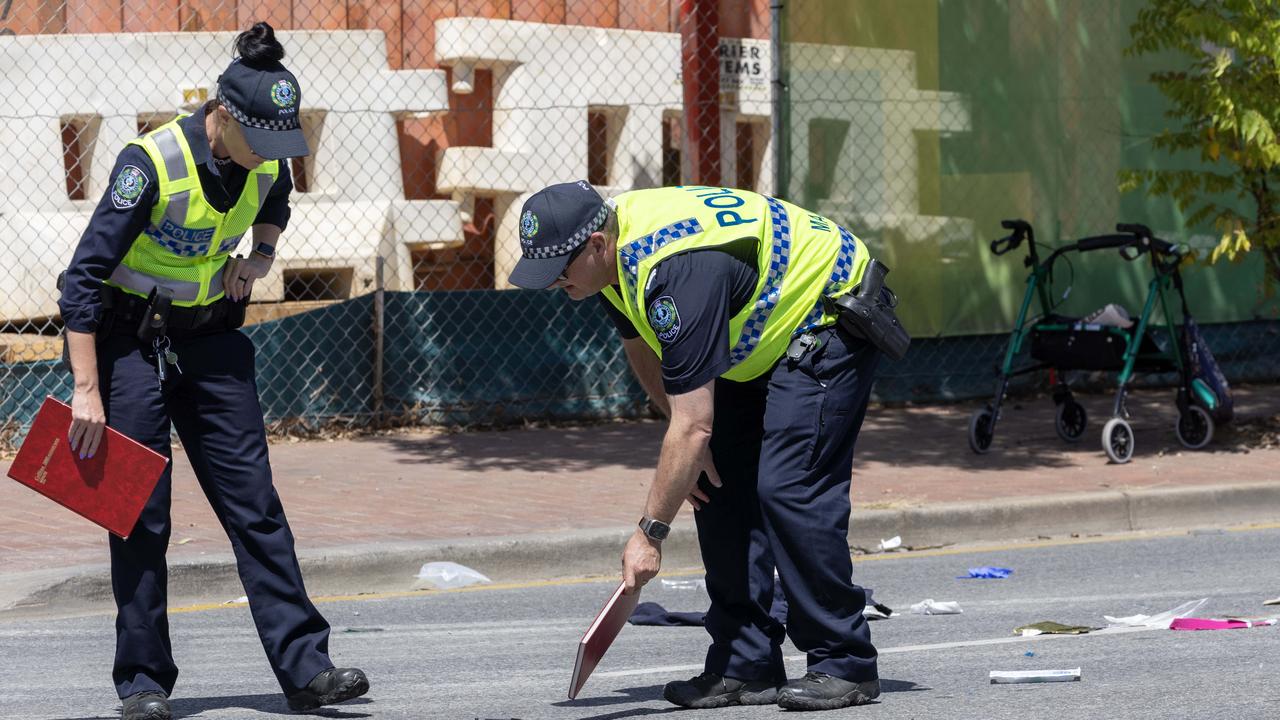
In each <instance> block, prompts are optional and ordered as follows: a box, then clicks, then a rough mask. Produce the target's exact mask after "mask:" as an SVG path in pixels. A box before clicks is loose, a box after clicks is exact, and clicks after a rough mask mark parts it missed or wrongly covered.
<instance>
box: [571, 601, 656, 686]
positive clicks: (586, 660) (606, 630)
mask: <svg viewBox="0 0 1280 720" xmlns="http://www.w3.org/2000/svg"><path fill="white" fill-rule="evenodd" d="M626 587H627V586H626V583H619V584H618V589H617V590H614V591H613V596H612V597H610V598H609V602H607V603H605V604H604V609H602V610H601V611H600V614H599V615H597V616H596V619H595V622H593V623H591V627H589V628H587V632H586V633H584V634H583V636H582V641H581V642H579V643H578V659H577V661H575V662H574V664H573V678H572V679H571V680H570V681H569V699H570V700H573V699H576V698H577V697H578V692H579V691H581V690H582V686H583V685H585V684H586V683H587V678H589V677H591V671H592V670H595V669H596V665H597V664H599V663H600V658H602V657H604V653H605V651H606V650H608V649H609V646H610V645H612V644H613V639H614V638H616V637H618V633H619V632H621V631H622V626H623V625H626V624H627V620H628V619H630V618H631V613H633V612H635V611H636V605H637V604H638V603H639V602H640V592H639V591H638V590H637V591H636V592H634V593H632V594H630V595H624V594H622V591H623V590H624V589H626Z"/></svg>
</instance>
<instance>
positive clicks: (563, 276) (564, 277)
mask: <svg viewBox="0 0 1280 720" xmlns="http://www.w3.org/2000/svg"><path fill="white" fill-rule="evenodd" d="M586 249H587V244H586V243H585V242H584V243H582V244H581V245H579V246H578V247H576V248H574V249H573V252H570V253H569V261H568V262H566V263H565V264H564V270H561V271H560V274H559V275H558V276H556V282H568V281H569V278H568V272H569V266H570V265H572V264H573V261H574V260H577V259H578V256H579V255H581V254H582V251H583V250H586Z"/></svg>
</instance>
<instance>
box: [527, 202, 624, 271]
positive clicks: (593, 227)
mask: <svg viewBox="0 0 1280 720" xmlns="http://www.w3.org/2000/svg"><path fill="white" fill-rule="evenodd" d="M608 216H609V206H608V205H607V204H606V205H601V206H600V210H599V211H598V212H597V213H596V214H595V217H593V218H591V219H590V220H588V221H587V224H586V225H583V226H582V227H580V228H578V229H577V231H576V232H574V233H573V234H572V235H570V236H569V239H568V240H565V241H564V242H562V243H560V244H558V245H550V246H547V247H525V246H523V243H522V244H521V245H522V247H521V250H520V252H521V254H523V255H524V256H525V257H527V258H529V259H530V260H541V259H544V258H553V257H560V256H561V255H568V254H569V253H571V252H573V251H574V250H577V249H578V246H579V245H581V244H582V243H584V242H586V241H587V238H588V237H591V233H593V232H595V231H597V230H599V229H600V228H601V226H603V225H604V219H605V218H606V217H608Z"/></svg>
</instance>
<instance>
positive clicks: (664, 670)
mask: <svg viewBox="0 0 1280 720" xmlns="http://www.w3.org/2000/svg"><path fill="white" fill-rule="evenodd" d="M1164 629H1165V628H1159V627H1154V628H1149V627H1139V628H1106V629H1105V630H1095V631H1093V632H1091V633H1089V634H1088V635H1035V636H1032V637H1020V636H1016V635H1015V636H1011V637H999V638H987V639H985V640H960V641H957V642H945V643H931V644H928V645H899V646H897V647H890V648H882V649H881V650H880V654H881V655H893V654H897V653H909V652H922V651H928V650H948V649H951V648H960V647H981V646H983V645H1005V644H1008V643H1020V642H1031V641H1033V640H1065V639H1068V638H1083V637H1088V636H1089V635H1124V634H1128V633H1135V632H1150V631H1152V630H1164ZM783 660H784V661H785V662H788V663H803V662H804V661H805V656H804V655H788V656H787V657H784V658H783ZM702 669H703V666H702V665H663V666H659V667H649V668H636V669H633V670H611V671H608V672H598V673H593V674H592V677H630V676H633V675H666V674H670V673H681V672H694V671H699V672H700V671H701V670H702Z"/></svg>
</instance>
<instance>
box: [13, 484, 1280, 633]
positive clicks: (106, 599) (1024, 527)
mask: <svg viewBox="0 0 1280 720" xmlns="http://www.w3.org/2000/svg"><path fill="white" fill-rule="evenodd" d="M1277 520H1280V483H1268V484H1239V485H1214V486H1208V487H1198V488H1197V487H1191V488H1160V489H1150V490H1134V491H1122V490H1114V491H1105V492H1093V493H1082V494H1071V495H1061V496H1039V497H1031V498H1025V499H1003V500H999V501H990V502H982V503H946V504H938V505H931V506H922V507H908V508H901V509H890V510H855V511H854V513H853V517H852V519H851V522H850V533H849V544H850V545H851V546H859V547H874V546H875V545H876V544H877V543H878V542H879V541H880V540H881V539H883V538H889V537H892V536H894V535H901V536H902V537H903V540H904V542H905V543H906V544H907V545H914V546H922V545H941V544H948V543H957V544H963V543H973V542H984V541H1006V540H1015V539H1020V538H1028V537H1037V536H1055V535H1068V534H1071V533H1078V534H1091V533H1116V532H1129V531H1137V530H1160V529H1169V528H1184V527H1185V528H1194V527H1203V526H1218V527H1221V526H1227V525H1243V524H1249V523H1265V522H1274V521H1277ZM630 533H631V530H630V529H629V528H608V529H597V530H575V531H568V532H561V533H545V534H537V535H520V536H509V537H487V538H474V539H466V540H442V541H428V542H403V543H376V544H368V545H359V546H348V547H342V548H323V549H313V550H308V549H305V548H304V549H302V550H300V552H299V562H300V563H301V565H302V569H303V573H304V575H305V576H306V579H307V589H308V591H309V592H310V593H311V594H312V595H314V596H325V595H328V596H332V595H352V594H359V593H372V592H392V591H404V590H412V589H415V588H419V587H422V586H421V585H418V584H417V583H418V581H417V580H416V575H417V573H418V570H419V568H420V567H421V566H422V564H423V563H426V562H432V561H436V560H450V561H453V562H456V563H460V564H462V565H466V566H468V567H472V568H475V569H476V570H479V571H480V572H483V573H485V574H486V575H488V576H489V577H490V578H491V579H493V580H494V581H495V582H522V581H531V580H549V579H556V578H568V577H583V576H593V575H602V576H610V575H616V573H617V572H618V568H619V563H620V558H621V553H622V547H623V544H624V543H625V542H626V539H627V537H628V536H629V535H630ZM663 550H664V552H663V554H664V557H663V565H664V566H665V567H667V568H688V567H697V566H699V565H700V559H699V553H698V543H697V536H696V533H695V532H694V529H693V528H692V527H691V526H687V525H683V526H677V527H676V528H675V529H674V530H673V531H672V534H671V537H670V538H669V539H668V540H667V541H666V543H665V544H664V549H663ZM104 553H105V549H104ZM0 588H2V589H0V611H3V614H4V615H5V616H8V617H15V616H20V615H27V614H34V613H48V612H56V613H76V612H92V611H101V610H105V609H109V607H110V603H111V581H110V574H109V572H108V568H107V566H106V565H94V566H80V567H71V568H60V569H49V570H41V571H37V572H33V573H22V574H20V575H10V576H6V577H0ZM169 589H170V591H169V595H170V603H171V604H172V605H184V604H191V603H208V602H220V601H229V600H232V599H234V598H237V597H239V596H241V595H243V594H244V591H243V589H242V588H241V586H240V582H239V578H238V576H237V575H236V571H235V563H234V559H233V557H232V556H231V554H230V553H226V554H217V555H209V556H206V557H203V558H201V559H199V560H190V561H187V560H182V561H175V562H172V563H170V565H169Z"/></svg>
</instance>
